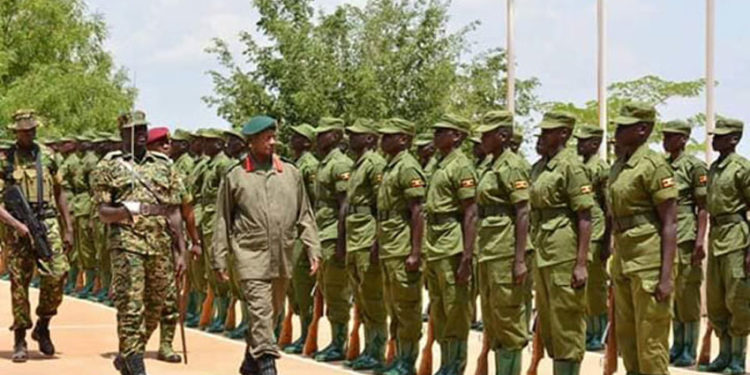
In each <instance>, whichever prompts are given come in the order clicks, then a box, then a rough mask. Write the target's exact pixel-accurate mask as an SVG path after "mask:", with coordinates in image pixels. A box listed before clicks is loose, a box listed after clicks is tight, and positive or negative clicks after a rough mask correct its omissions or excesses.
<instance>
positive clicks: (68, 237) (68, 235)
mask: <svg viewBox="0 0 750 375" xmlns="http://www.w3.org/2000/svg"><path fill="white" fill-rule="evenodd" d="M63 247H64V248H65V252H66V253H67V252H69V251H70V250H71V249H73V231H72V230H70V229H67V230H65V234H63Z"/></svg>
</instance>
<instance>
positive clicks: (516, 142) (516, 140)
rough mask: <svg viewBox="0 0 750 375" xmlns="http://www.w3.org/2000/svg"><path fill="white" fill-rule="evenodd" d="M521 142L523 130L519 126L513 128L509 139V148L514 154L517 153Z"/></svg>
mask: <svg viewBox="0 0 750 375" xmlns="http://www.w3.org/2000/svg"><path fill="white" fill-rule="evenodd" d="M522 144H523V130H522V129H521V128H514V129H513V138H512V139H511V140H510V149H511V151H513V152H515V153H516V154H518V150H520V149H521V145H522ZM529 167H530V166H529Z"/></svg>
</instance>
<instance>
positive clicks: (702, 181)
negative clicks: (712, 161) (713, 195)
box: [698, 174, 708, 185]
mask: <svg viewBox="0 0 750 375" xmlns="http://www.w3.org/2000/svg"><path fill="white" fill-rule="evenodd" d="M698 182H699V183H700V184H701V185H705V184H707V183H708V176H706V175H705V174H702V175H700V177H698Z"/></svg>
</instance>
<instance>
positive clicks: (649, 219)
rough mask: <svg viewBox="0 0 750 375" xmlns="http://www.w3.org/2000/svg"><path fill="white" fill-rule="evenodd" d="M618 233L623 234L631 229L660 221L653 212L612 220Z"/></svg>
mask: <svg viewBox="0 0 750 375" xmlns="http://www.w3.org/2000/svg"><path fill="white" fill-rule="evenodd" d="M612 222H613V224H614V227H615V228H614V229H615V231H616V232H619V233H622V232H624V231H626V230H628V229H630V228H635V227H637V226H639V225H641V224H649V223H658V222H659V219H658V218H657V217H656V214H654V213H653V212H646V213H642V214H635V215H630V216H622V217H615V218H613V219H612Z"/></svg>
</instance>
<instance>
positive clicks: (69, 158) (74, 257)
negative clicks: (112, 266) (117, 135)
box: [60, 138, 81, 295]
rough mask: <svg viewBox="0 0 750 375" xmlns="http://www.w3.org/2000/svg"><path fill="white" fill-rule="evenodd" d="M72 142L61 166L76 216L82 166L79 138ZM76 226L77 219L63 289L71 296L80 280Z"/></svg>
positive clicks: (67, 147)
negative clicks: (77, 182) (79, 173)
mask: <svg viewBox="0 0 750 375" xmlns="http://www.w3.org/2000/svg"><path fill="white" fill-rule="evenodd" d="M69 139H70V141H71V142H66V144H70V145H71V146H64V147H63V148H65V149H66V151H69V153H63V154H62V155H63V161H62V164H61V165H60V174H61V175H62V179H63V182H62V187H63V191H64V192H65V194H66V196H67V197H68V207H69V208H70V210H71V213H72V214H73V215H75V209H76V208H75V201H76V197H77V196H78V195H79V194H80V193H81V192H79V191H78V188H77V187H76V183H75V177H76V173H77V172H78V169H79V168H80V165H81V158H80V156H79V153H78V141H77V139H78V138H75V139H73V138H69ZM76 232H77V231H76V224H75V218H74V222H73V240H74V241H73V242H74V244H73V248H72V249H71V250H70V251H69V252H68V254H67V257H68V263H69V264H70V270H69V271H68V277H67V281H66V283H65V287H64V288H63V293H65V294H66V295H71V294H73V292H74V291H75V288H76V281H77V280H78V271H79V268H78V251H77V248H78V245H77V244H76V241H75V238H76Z"/></svg>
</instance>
